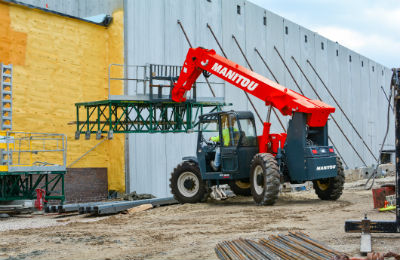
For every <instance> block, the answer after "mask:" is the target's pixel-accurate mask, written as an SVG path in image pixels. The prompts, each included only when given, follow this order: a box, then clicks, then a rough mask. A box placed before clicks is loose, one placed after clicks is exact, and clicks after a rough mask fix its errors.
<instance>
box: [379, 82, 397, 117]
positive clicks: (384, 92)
mask: <svg viewBox="0 0 400 260" xmlns="http://www.w3.org/2000/svg"><path fill="white" fill-rule="evenodd" d="M381 90H382V91H383V94H384V95H385V97H386V100H387V101H388V102H389V105H390V108H391V109H392V110H393V113H394V108H393V106H392V104H390V101H389V98H388V96H387V94H386V91H385V90H384V89H383V87H382V86H381Z"/></svg>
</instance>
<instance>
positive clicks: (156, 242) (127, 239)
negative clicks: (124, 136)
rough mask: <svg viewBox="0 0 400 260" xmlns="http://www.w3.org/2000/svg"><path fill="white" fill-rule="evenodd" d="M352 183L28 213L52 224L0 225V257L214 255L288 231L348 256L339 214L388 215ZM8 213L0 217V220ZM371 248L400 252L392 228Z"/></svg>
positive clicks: (354, 248)
mask: <svg viewBox="0 0 400 260" xmlns="http://www.w3.org/2000/svg"><path fill="white" fill-rule="evenodd" d="M350 186H351V187H350ZM354 186H357V185H355V184H346V189H345V192H344V194H343V196H342V197H341V198H340V199H339V200H338V201H335V202H330V201H321V200H319V199H318V198H317V196H316V195H315V194H314V192H313V190H311V191H303V192H296V193H283V194H281V195H280V198H279V200H278V203H277V204H276V205H274V206H272V207H263V206H256V205H255V204H254V202H253V200H252V198H251V197H236V198H230V199H228V200H225V201H209V202H208V203H200V204H185V205H172V206H167V207H159V208H154V209H151V210H148V211H144V212H139V213H135V214H133V215H123V214H119V215H113V216H108V217H102V218H94V217H85V216H67V217H62V218H59V217H58V218H56V216H54V215H53V216H35V217H34V218H33V219H30V221H31V222H32V220H33V221H34V220H35V219H37V220H38V221H39V220H40V221H42V220H43V219H47V220H48V221H49V222H52V223H54V225H52V226H50V227H49V226H47V227H43V228H26V229H18V230H6V231H2V232H0V259H217V257H216V255H215V253H214V247H215V245H216V243H218V242H220V241H223V240H231V239H235V238H239V237H243V238H261V237H268V236H269V235H271V234H279V233H281V234H283V233H287V231H288V230H301V231H303V232H305V233H307V234H309V235H310V236H311V237H313V238H315V239H318V240H320V241H321V242H324V243H325V244H327V245H329V246H331V247H333V248H335V249H337V250H340V251H342V252H345V253H347V254H349V255H352V256H356V255H357V253H358V251H359V243H360V235H359V234H348V233H345V232H344V222H345V220H348V219H361V218H362V217H363V216H364V213H368V216H369V217H370V218H371V219H379V220H383V219H388V220H393V219H394V218H395V215H394V214H393V213H391V212H386V213H379V212H377V211H376V210H374V209H373V203H372V192H371V191H365V190H363V189H362V187H354ZM13 219H15V218H11V219H6V220H1V221H0V226H1V225H6V224H7V223H8V222H10V221H15V220H13ZM18 221H24V220H18ZM27 226H29V225H27ZM2 230H4V228H3V229H2ZM373 249H374V250H375V251H380V252H387V251H389V250H391V251H394V252H400V234H373Z"/></svg>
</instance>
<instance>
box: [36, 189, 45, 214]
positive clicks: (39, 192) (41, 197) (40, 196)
mask: <svg viewBox="0 0 400 260" xmlns="http://www.w3.org/2000/svg"><path fill="white" fill-rule="evenodd" d="M45 196H46V191H45V190H44V189H36V200H35V208H37V210H43V203H44V202H47V200H45Z"/></svg>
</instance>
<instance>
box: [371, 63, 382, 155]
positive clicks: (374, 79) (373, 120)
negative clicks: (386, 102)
mask: <svg viewBox="0 0 400 260" xmlns="http://www.w3.org/2000/svg"><path fill="white" fill-rule="evenodd" d="M376 65H377V64H376V63H375V62H374V61H372V60H370V61H369V81H370V86H371V87H370V97H371V99H370V103H369V112H370V113H369V115H370V116H369V118H368V130H369V131H368V139H369V141H370V143H371V148H372V149H373V151H377V150H378V149H379V148H378V143H377V140H376V139H377V133H376V130H377V125H376V121H377V117H378V116H382V115H379V113H378V112H377V111H376V109H377V106H378V104H377V103H378V102H377V98H376V96H377V95H378V94H379V93H378V91H377V88H376V83H377V77H376V69H377V68H376Z"/></svg>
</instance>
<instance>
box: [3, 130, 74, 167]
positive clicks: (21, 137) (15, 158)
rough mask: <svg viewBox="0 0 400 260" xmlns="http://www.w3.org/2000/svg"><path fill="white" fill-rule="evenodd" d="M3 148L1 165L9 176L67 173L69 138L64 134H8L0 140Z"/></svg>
mask: <svg viewBox="0 0 400 260" xmlns="http://www.w3.org/2000/svg"><path fill="white" fill-rule="evenodd" d="M3 133H4V132H3ZM0 144H1V149H0V153H1V156H0V162H1V165H2V167H3V170H4V169H5V170H6V171H8V172H32V171H38V172H39V171H40V172H42V171H49V172H50V171H65V170H66V159H67V138H66V136H65V135H64V134H49V133H26V132H11V131H7V132H5V133H4V135H2V136H0ZM4 166H6V168H4Z"/></svg>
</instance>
